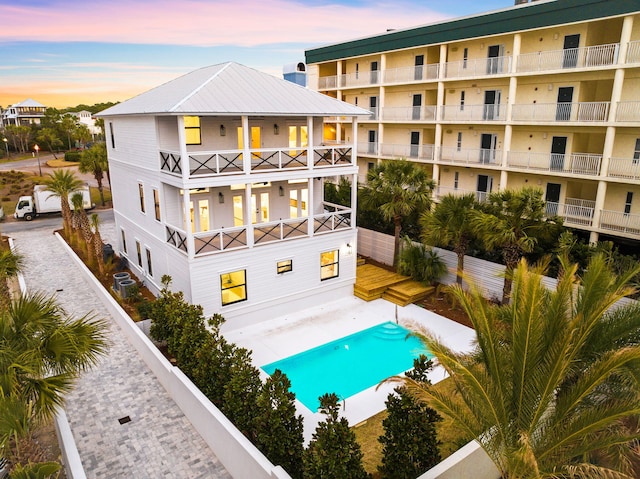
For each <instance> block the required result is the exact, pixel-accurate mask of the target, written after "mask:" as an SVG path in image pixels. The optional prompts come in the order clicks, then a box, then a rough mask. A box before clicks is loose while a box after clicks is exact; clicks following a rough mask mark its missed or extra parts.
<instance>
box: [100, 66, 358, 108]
mask: <svg viewBox="0 0 640 479" xmlns="http://www.w3.org/2000/svg"><path fill="white" fill-rule="evenodd" d="M140 114H165V115H171V114H176V115H223V116H224V115H265V116H292V115H295V116H359V115H370V112H369V111H367V110H364V109H362V108H358V107H356V106H353V105H350V104H348V103H345V102H342V101H339V100H336V99H335V98H331V97H329V96H327V95H323V94H321V93H317V92H315V91H312V90H309V89H307V88H304V87H302V86H299V85H296V84H294V83H291V82H289V81H286V80H283V79H281V78H276V77H274V76H272V75H269V74H267V73H263V72H260V71H258V70H255V69H253V68H249V67H246V66H244V65H240V64H238V63H234V62H228V63H221V64H219V65H212V66H209V67H204V68H201V69H199V70H195V71H193V72H191V73H187V74H186V75H183V76H181V77H179V78H176V79H175V80H172V81H169V82H167V83H165V84H163V85H160V86H158V87H156V88H153V89H151V90H149V91H147V92H145V93H142V94H140V95H138V96H135V97H133V98H131V99H129V100H126V101H124V102H122V103H119V104H117V105H115V106H112V107H111V108H108V109H106V110H104V111H102V112H100V113H99V114H98V115H97V116H117V115H140Z"/></svg>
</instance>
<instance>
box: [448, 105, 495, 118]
mask: <svg viewBox="0 0 640 479" xmlns="http://www.w3.org/2000/svg"><path fill="white" fill-rule="evenodd" d="M506 112H507V107H506V105H499V104H498V105H496V104H480V105H444V106H443V107H442V109H441V118H440V119H441V120H442V121H504V120H505V119H506Z"/></svg>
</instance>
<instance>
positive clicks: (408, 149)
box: [380, 143, 435, 161]
mask: <svg viewBox="0 0 640 479" xmlns="http://www.w3.org/2000/svg"><path fill="white" fill-rule="evenodd" d="M434 150H435V145H407V144H403V145H398V144H393V143H383V144H382V145H381V146H380V155H381V156H384V157H388V158H410V159H412V160H424V161H433V160H434Z"/></svg>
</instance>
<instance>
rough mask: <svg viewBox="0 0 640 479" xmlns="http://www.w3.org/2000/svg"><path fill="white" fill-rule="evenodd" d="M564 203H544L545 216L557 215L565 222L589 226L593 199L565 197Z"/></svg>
mask: <svg viewBox="0 0 640 479" xmlns="http://www.w3.org/2000/svg"><path fill="white" fill-rule="evenodd" d="M565 201H566V202H565V203H553V202H550V201H548V202H547V203H546V205H545V214H546V216H559V217H561V218H562V220H563V221H564V223H565V224H572V225H578V226H591V224H592V222H593V212H594V207H595V201H591V200H582V199H579V198H567V199H566V200H565Z"/></svg>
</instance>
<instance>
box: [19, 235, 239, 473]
mask: <svg viewBox="0 0 640 479" xmlns="http://www.w3.org/2000/svg"><path fill="white" fill-rule="evenodd" d="M101 232H102V234H103V237H105V238H107V240H106V241H109V238H114V227H113V223H106V224H104V225H102V227H101ZM11 236H13V238H14V239H15V240H16V245H17V248H18V251H19V253H21V254H22V255H23V256H24V257H25V259H26V266H25V268H24V276H25V280H26V283H27V287H28V289H29V290H31V291H33V290H40V291H44V292H45V293H47V294H55V295H56V297H57V299H58V301H59V302H60V304H61V305H62V306H63V307H64V308H65V310H66V311H67V312H68V313H70V314H72V315H84V314H86V313H89V312H94V313H96V314H97V315H98V316H99V317H106V318H108V317H109V316H108V313H107V312H106V310H105V309H104V308H103V306H102V303H101V302H100V300H99V299H98V297H97V296H96V295H95V294H94V293H93V291H91V290H90V288H88V287H87V286H86V285H85V282H84V280H83V277H82V275H81V273H80V271H79V269H78V268H77V266H75V265H74V264H73V262H72V261H71V259H70V258H69V257H68V255H67V253H66V252H65V251H64V250H63V249H62V248H61V245H60V243H59V242H58V240H57V239H56V238H55V237H54V236H53V233H52V232H51V230H44V229H42V230H35V231H28V232H20V233H12V235H11ZM119 331H120V330H119V327H118V326H117V325H116V324H115V323H112V325H111V328H110V331H109V338H110V341H111V347H110V350H109V354H108V356H106V357H105V358H104V359H103V360H101V361H100V364H99V365H98V366H96V367H95V368H93V369H92V370H90V371H88V372H86V373H84V374H83V375H82V377H81V378H80V380H79V381H78V382H77V385H76V388H75V390H74V391H73V392H72V393H71V394H70V395H69V397H68V398H67V405H66V408H65V410H66V413H67V416H68V419H69V423H70V425H71V430H72V431H73V435H74V437H75V440H76V443H77V446H78V451H79V453H80V457H81V459H82V463H83V465H84V468H85V472H86V474H87V477H88V478H104V479H116V478H118V479H120V478H135V479H145V478H149V479H159V478H176V479H178V478H185V479H186V478H189V479H194V478H231V475H230V474H229V473H228V472H227V471H226V469H225V468H224V467H223V466H222V464H221V463H220V461H219V460H218V459H217V458H216V456H215V455H214V454H213V452H211V450H210V449H209V447H208V446H207V445H206V444H205V442H204V441H203V440H202V438H201V437H200V436H199V435H198V433H197V432H196V431H195V429H194V428H193V427H192V425H191V423H190V422H189V421H188V420H187V418H186V417H185V416H184V414H183V413H182V412H181V411H180V409H179V408H178V406H176V404H175V403H174V402H173V401H172V400H171V398H170V397H169V396H168V395H167V393H166V391H165V390H164V389H163V388H162V386H161V385H160V383H159V382H158V381H157V380H156V378H155V376H154V375H153V374H152V373H151V371H150V370H149V369H148V368H147V366H146V364H145V363H144V362H143V361H142V359H141V358H140V357H139V356H138V354H137V352H136V351H135V350H134V349H133V348H132V347H131V346H130V345H129V343H128V342H127V340H126V339H125V338H124V337H123V336H122V335H121V334H120V333H119ZM125 416H129V417H130V418H131V422H128V423H125V424H120V422H119V421H118V420H119V419H120V418H123V417H125Z"/></svg>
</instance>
